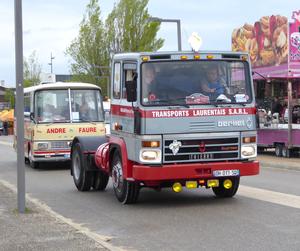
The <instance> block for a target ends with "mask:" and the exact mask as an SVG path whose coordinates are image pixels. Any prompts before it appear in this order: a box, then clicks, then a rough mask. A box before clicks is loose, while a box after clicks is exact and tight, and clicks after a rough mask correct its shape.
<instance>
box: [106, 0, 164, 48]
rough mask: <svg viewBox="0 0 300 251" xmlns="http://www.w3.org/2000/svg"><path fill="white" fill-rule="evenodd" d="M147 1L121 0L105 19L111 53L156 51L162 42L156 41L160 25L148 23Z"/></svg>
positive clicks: (161, 40)
mask: <svg viewBox="0 0 300 251" xmlns="http://www.w3.org/2000/svg"><path fill="white" fill-rule="evenodd" d="M148 2H149V0H121V1H120V2H119V4H118V5H115V6H114V8H113V10H112V12H111V13H110V14H109V16H108V18H107V19H106V31H107V39H108V45H109V48H110V50H111V51H113V52H122V51H130V52H131V51H132V52H136V51H156V50H158V49H160V48H161V47H162V46H163V43H164V40H163V39H161V38H160V39H157V38H156V34H157V32H158V30H159V27H160V24H159V23H158V22H149V17H150V15H149V13H148V9H147V5H148Z"/></svg>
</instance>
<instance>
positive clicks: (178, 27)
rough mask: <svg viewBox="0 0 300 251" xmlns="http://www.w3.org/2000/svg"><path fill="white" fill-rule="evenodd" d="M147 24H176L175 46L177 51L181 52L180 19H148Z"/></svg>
mask: <svg viewBox="0 0 300 251" xmlns="http://www.w3.org/2000/svg"><path fill="white" fill-rule="evenodd" d="M148 21H149V22H160V23H163V22H166V23H176V24H177V45H178V51H181V50H182V47H181V24H180V19H164V18H159V17H149V19H148Z"/></svg>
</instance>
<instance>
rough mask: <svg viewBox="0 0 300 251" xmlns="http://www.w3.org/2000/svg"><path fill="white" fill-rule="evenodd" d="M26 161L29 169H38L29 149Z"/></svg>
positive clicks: (37, 164)
mask: <svg viewBox="0 0 300 251" xmlns="http://www.w3.org/2000/svg"><path fill="white" fill-rule="evenodd" d="M28 161H29V165H30V167H31V168H33V169H37V168H39V163H38V162H36V161H34V160H33V157H32V152H31V149H29V152H28Z"/></svg>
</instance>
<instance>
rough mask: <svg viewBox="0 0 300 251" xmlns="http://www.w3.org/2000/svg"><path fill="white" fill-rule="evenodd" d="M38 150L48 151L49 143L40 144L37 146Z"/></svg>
mask: <svg viewBox="0 0 300 251" xmlns="http://www.w3.org/2000/svg"><path fill="white" fill-rule="evenodd" d="M37 149H38V150H47V149H48V143H45V142H40V143H38V144H37Z"/></svg>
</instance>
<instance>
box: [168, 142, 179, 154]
mask: <svg viewBox="0 0 300 251" xmlns="http://www.w3.org/2000/svg"><path fill="white" fill-rule="evenodd" d="M181 146H182V144H181V142H180V141H177V140H176V139H175V140H173V142H172V143H171V144H170V145H169V149H170V150H172V152H173V155H176V154H177V153H178V151H179V148H180V147H181Z"/></svg>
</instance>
